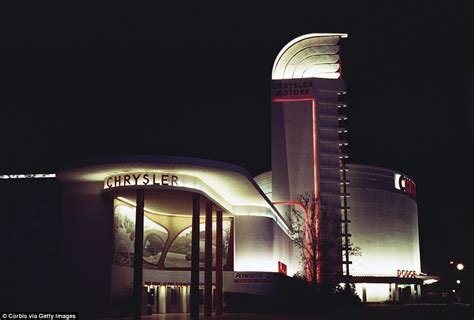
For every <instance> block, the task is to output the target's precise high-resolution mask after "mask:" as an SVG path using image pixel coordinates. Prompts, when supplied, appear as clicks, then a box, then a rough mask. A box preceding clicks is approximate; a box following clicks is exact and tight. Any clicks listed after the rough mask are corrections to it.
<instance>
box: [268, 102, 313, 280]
mask: <svg viewBox="0 0 474 320" xmlns="http://www.w3.org/2000/svg"><path fill="white" fill-rule="evenodd" d="M295 101H311V109H312V110H311V111H312V126H313V186H314V201H315V203H314V211H315V213H314V214H315V223H314V224H315V225H314V227H315V228H316V241H317V242H316V243H317V247H316V282H317V283H319V282H320V280H321V264H320V250H319V245H318V243H319V241H318V240H319V207H318V205H317V201H318V197H317V195H318V193H319V192H318V191H319V187H318V178H319V177H318V170H317V169H318V167H319V163H318V157H317V154H318V143H317V127H316V126H317V121H316V108H317V103H316V98H314V97H301V98H274V99H272V102H295ZM305 212H306V211H305ZM306 236H307V238H306V244H307V245H309V239H308V232H306Z"/></svg>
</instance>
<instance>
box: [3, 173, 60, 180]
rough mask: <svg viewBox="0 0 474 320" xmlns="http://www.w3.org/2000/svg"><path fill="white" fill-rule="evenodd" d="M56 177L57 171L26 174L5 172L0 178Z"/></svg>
mask: <svg viewBox="0 0 474 320" xmlns="http://www.w3.org/2000/svg"><path fill="white" fill-rule="evenodd" d="M42 178H56V174H55V173H24V174H3V175H0V179H42Z"/></svg>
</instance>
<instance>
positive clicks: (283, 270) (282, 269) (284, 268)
mask: <svg viewBox="0 0 474 320" xmlns="http://www.w3.org/2000/svg"><path fill="white" fill-rule="evenodd" d="M287 270H288V268H287V266H286V264H284V263H283V262H281V261H278V273H282V274H284V275H286V274H287Z"/></svg>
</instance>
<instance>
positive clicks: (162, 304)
mask: <svg viewBox="0 0 474 320" xmlns="http://www.w3.org/2000/svg"><path fill="white" fill-rule="evenodd" d="M158 295H159V298H158V299H159V300H158V301H159V302H158V312H159V313H166V286H165V285H160V287H159V293H158Z"/></svg>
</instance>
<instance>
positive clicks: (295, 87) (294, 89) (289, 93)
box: [272, 80, 313, 98]
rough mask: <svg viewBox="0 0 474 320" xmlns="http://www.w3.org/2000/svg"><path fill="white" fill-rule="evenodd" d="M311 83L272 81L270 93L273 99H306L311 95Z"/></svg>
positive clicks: (308, 81) (305, 81)
mask: <svg viewBox="0 0 474 320" xmlns="http://www.w3.org/2000/svg"><path fill="white" fill-rule="evenodd" d="M312 90H313V82H312V81H310V80H304V81H295V80H292V81H273V82H272V93H273V97H274V98H282V97H283V98H287V97H308V96H310V95H313V91H312Z"/></svg>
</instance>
